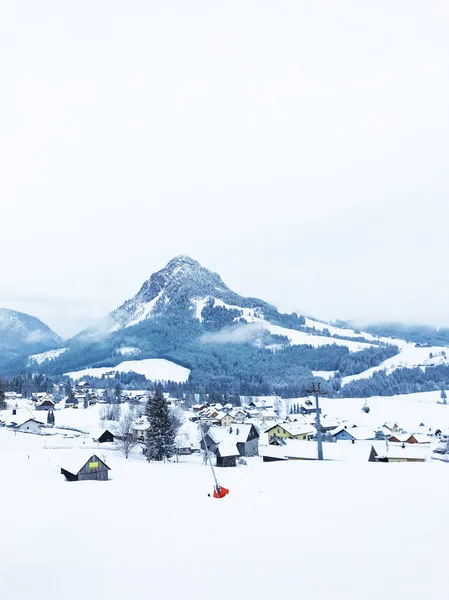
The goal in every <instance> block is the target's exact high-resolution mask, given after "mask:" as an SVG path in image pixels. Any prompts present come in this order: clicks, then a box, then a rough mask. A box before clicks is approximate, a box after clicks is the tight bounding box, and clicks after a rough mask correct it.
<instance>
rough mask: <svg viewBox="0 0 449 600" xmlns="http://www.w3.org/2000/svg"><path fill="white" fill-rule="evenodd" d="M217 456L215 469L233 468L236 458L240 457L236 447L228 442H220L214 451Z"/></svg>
mask: <svg viewBox="0 0 449 600" xmlns="http://www.w3.org/2000/svg"><path fill="white" fill-rule="evenodd" d="M215 454H216V456H217V467H235V466H236V458H237V456H240V453H239V451H238V450H237V445H236V444H232V443H229V442H221V443H220V444H218V446H217V449H216V450H215Z"/></svg>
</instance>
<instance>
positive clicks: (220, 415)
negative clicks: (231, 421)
mask: <svg viewBox="0 0 449 600" xmlns="http://www.w3.org/2000/svg"><path fill="white" fill-rule="evenodd" d="M228 416H230V415H229V413H227V412H223V411H222V410H221V411H220V412H219V413H218V414H216V415H215V417H214V419H215V420H216V421H222V420H223V419H224V418H225V417H228Z"/></svg>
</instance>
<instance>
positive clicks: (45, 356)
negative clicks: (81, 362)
mask: <svg viewBox="0 0 449 600" xmlns="http://www.w3.org/2000/svg"><path fill="white" fill-rule="evenodd" d="M64 352H67V348H58V349H57V350H47V352H41V353H40V354H32V355H31V356H30V358H29V360H30V361H35V362H37V364H38V365H40V364H41V363H43V362H44V360H53V359H54V358H58V356H61V354H64Z"/></svg>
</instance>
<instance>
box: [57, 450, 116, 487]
mask: <svg viewBox="0 0 449 600" xmlns="http://www.w3.org/2000/svg"><path fill="white" fill-rule="evenodd" d="M64 464H65V467H61V473H62V475H64V477H65V478H66V479H67V481H83V480H86V479H90V480H94V481H106V480H107V479H108V471H110V467H108V465H107V464H106V463H105V462H104V461H102V460H101V458H99V457H98V456H97V455H96V454H92V456H91V457H90V458H89V459H88V460H85V457H84V458H81V459H80V458H79V457H77V456H76V455H73V456H71V457H70V458H68V459H67V461H66V462H65V463H64Z"/></svg>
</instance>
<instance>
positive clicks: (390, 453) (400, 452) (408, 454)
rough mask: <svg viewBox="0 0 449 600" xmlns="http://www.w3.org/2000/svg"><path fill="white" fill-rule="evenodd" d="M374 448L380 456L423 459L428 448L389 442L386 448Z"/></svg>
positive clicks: (426, 454)
mask: <svg viewBox="0 0 449 600" xmlns="http://www.w3.org/2000/svg"><path fill="white" fill-rule="evenodd" d="M374 448H375V450H376V452H377V455H378V456H379V457H381V458H392V459H395V458H396V459H398V458H399V459H401V458H402V459H405V458H406V459H415V460H425V459H426V457H427V456H428V450H426V449H425V448H419V447H418V448H417V447H416V444H405V446H404V447H402V444H389V446H388V450H387V449H386V448H385V447H384V448H383V450H382V449H379V448H378V447H374Z"/></svg>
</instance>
